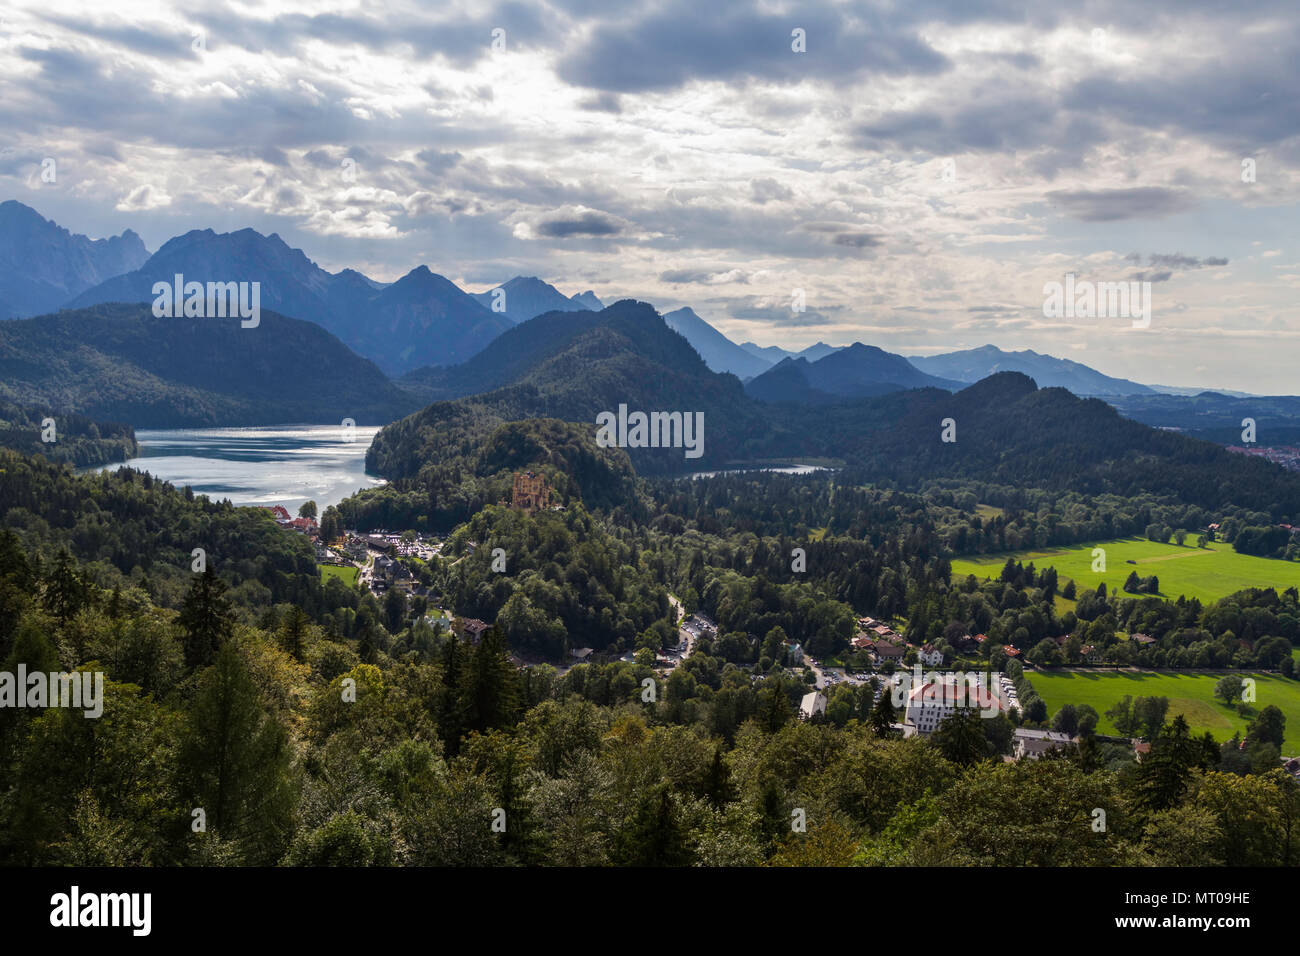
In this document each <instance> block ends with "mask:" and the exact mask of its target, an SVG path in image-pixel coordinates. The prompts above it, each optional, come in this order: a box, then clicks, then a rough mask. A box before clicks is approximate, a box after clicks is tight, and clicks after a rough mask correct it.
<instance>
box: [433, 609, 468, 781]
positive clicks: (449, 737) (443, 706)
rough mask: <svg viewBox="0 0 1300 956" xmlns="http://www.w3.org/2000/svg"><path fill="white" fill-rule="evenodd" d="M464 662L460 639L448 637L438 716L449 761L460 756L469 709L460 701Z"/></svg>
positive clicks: (444, 648)
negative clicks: (466, 713) (461, 741)
mask: <svg viewBox="0 0 1300 956" xmlns="http://www.w3.org/2000/svg"><path fill="white" fill-rule="evenodd" d="M463 658H464V652H463V649H462V646H461V643H460V638H458V637H457V636H456V635H455V634H448V635H447V639H446V643H445V644H444V645H443V649H442V695H441V699H440V700H439V702H438V714H437V716H438V734H439V736H440V737H441V738H442V749H443V753H444V754H446V755H447V757H448V758H451V757H455V756H456V755H457V754H458V753H460V738H461V736H462V734H463V733H464V731H465V709H464V706H463V704H462V703H461V698H460V693H461V685H462V683H463V682H464V670H465V668H464V662H463Z"/></svg>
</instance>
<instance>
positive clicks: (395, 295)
mask: <svg viewBox="0 0 1300 956" xmlns="http://www.w3.org/2000/svg"><path fill="white" fill-rule="evenodd" d="M176 275H181V276H184V277H185V280H186V281H198V282H209V281H217V282H229V281H241V282H245V281H246V282H258V283H260V286H261V289H260V293H261V302H262V306H263V308H268V309H271V310H273V311H276V312H279V313H281V314H283V315H291V316H294V317H295V318H300V319H306V320H308V321H311V322H315V323H316V324H317V325H319V326H321V327H322V328H324V329H327V330H328V331H330V332H332V333H333V334H334V335H335V336H337V337H338V338H339V339H340V340H341V341H342V342H343V343H344V344H345V345H347V346H348V347H349V348H351V349H352V350H353V351H355V352H357V354H359V355H362V356H364V357H366V358H369V359H372V360H373V361H374V362H375V363H376V364H377V365H379V367H380V368H382V369H383V370H384V371H385V372H386V373H388V374H400V373H402V372H405V371H408V370H409V369H412V368H416V367H418V366H421V365H431V364H437V365H452V364H456V363H458V362H463V361H464V360H465V359H467V358H469V357H470V356H471V355H473V354H474V353H475V352H477V351H478V350H479V349H481V348H482V347H483V346H484V345H486V344H487V343H488V342H490V341H492V339H494V338H496V337H497V336H498V335H500V334H501V333H502V332H504V331H505V330H506V329H508V328H510V327H511V325H512V324H513V323H511V322H510V321H509V320H508V319H506V318H505V317H504V316H502V315H498V314H497V313H494V312H492V311H490V310H488V309H486V308H484V307H483V306H482V305H480V304H479V303H478V302H477V301H475V300H474V299H473V298H471V297H470V296H469V295H468V294H466V293H465V292H463V291H462V290H461V289H460V288H459V287H458V286H457V285H456V284H455V283H453V282H451V281H450V280H449V279H446V278H443V277H442V276H440V275H437V274H436V273H434V272H432V271H430V270H429V268H428V266H418V267H416V268H414V269H412V270H411V271H410V272H408V273H407V274H406V275H404V276H402V278H400V279H398V280H397V281H396V282H393V283H391V284H385V283H380V282H375V281H373V280H371V279H369V278H367V277H366V276H364V275H362V274H361V273H359V272H356V271H355V270H351V269H345V270H343V271H342V272H339V273H336V274H335V273H329V272H326V271H325V270H324V269H322V268H320V266H318V265H316V263H314V262H312V261H311V260H310V259H308V258H307V256H306V255H305V254H304V253H303V252H302V250H301V249H293V248H290V247H289V245H288V244H286V243H285V241H284V240H283V239H281V238H280V237H279V236H278V235H276V234H274V233H273V234H272V235H270V236H263V235H262V234H261V233H258V232H256V231H254V230H252V229H241V230H239V231H238V232H228V233H216V232H213V231H212V230H211V229H196V230H194V231H192V232H187V233H186V234H185V235H183V236H178V237H176V238H175V239H171V240H169V241H168V242H166V243H164V244H163V246H162V248H161V249H159V250H158V251H157V252H155V253H154V254H153V255H152V256H150V257H149V259H148V260H147V261H146V262H145V263H144V264H143V265H141V266H140V267H139V268H138V269H135V270H133V271H131V272H128V273H126V274H124V275H119V276H116V277H114V278H112V279H109V280H107V281H105V282H102V283H100V284H98V285H96V286H94V287H93V288H90V289H87V290H86V291H84V292H82V293H81V294H80V295H78V296H76V297H75V298H73V299H72V300H71V302H69V303H68V307H69V308H74V309H76V308H84V307H86V306H90V305H99V304H102V303H107V302H152V301H153V298H154V295H153V286H154V283H155V282H164V283H168V284H170V283H171V282H172V280H173V277H174V276H176Z"/></svg>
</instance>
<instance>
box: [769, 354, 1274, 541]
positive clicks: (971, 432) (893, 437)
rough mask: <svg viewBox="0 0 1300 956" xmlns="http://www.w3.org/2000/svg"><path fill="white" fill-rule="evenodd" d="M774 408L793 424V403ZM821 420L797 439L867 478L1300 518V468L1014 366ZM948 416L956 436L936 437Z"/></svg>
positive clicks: (836, 410) (838, 409)
mask: <svg viewBox="0 0 1300 956" xmlns="http://www.w3.org/2000/svg"><path fill="white" fill-rule="evenodd" d="M782 414H785V415H786V416H787V427H794V425H795V424H796V421H795V420H794V417H795V416H797V415H798V412H797V410H790V409H785V410H783V411H782ZM820 416H821V424H820V426H819V429H818V433H817V435H816V436H815V440H809V441H806V443H805V447H814V448H818V447H820V448H825V449H828V450H829V449H833V450H834V452H835V453H836V454H838V455H840V456H841V457H843V458H845V459H846V460H848V461H849V462H851V463H852V464H853V465H854V466H855V470H860V471H861V473H862V475H863V476H864V477H866V478H868V479H869V480H877V481H878V480H880V479H888V480H892V481H896V482H898V483H899V484H900V485H901V486H903V487H915V486H916V484H917V483H919V482H923V481H926V480H929V479H934V478H944V477H951V478H969V479H974V480H977V481H987V482H994V483H999V484H1007V485H1019V486H1022V487H1027V488H1048V489H1061V490H1064V489H1070V490H1074V491H1078V492H1081V493H1084V494H1101V493H1111V494H1117V495H1136V494H1143V493H1146V494H1153V495H1171V496H1173V497H1175V498H1177V499H1178V500H1180V501H1183V502H1185V503H1187V504H1195V505H1199V506H1201V507H1204V508H1208V509H1211V510H1212V509H1215V508H1219V507H1222V506H1224V505H1226V504H1229V503H1232V504H1236V505H1240V506H1242V507H1246V508H1252V509H1255V510H1258V511H1264V512H1268V513H1269V514H1270V515H1272V516H1273V517H1274V518H1276V519H1278V520H1285V519H1286V518H1288V517H1289V518H1295V517H1296V516H1297V515H1300V475H1296V474H1295V473H1293V472H1288V471H1285V470H1284V469H1282V468H1281V467H1279V466H1277V465H1273V464H1270V463H1268V462H1265V461H1261V460H1259V459H1253V458H1248V457H1246V456H1244V455H1237V454H1233V453H1232V452H1229V451H1227V450H1225V449H1224V448H1221V447H1219V446H1218V445H1214V444H1211V443H1209V442H1205V441H1201V440H1198V439H1195V438H1189V437H1187V436H1185V435H1179V434H1177V433H1174V432H1169V431H1162V430H1160V429H1156V428H1151V427H1149V426H1147V425H1143V424H1140V423H1139V422H1135V421H1132V420H1131V419H1127V418H1124V417H1123V416H1122V415H1120V414H1119V413H1118V412H1117V411H1116V410H1115V409H1114V408H1112V407H1111V406H1110V405H1108V404H1107V403H1105V402H1103V401H1101V400H1100V399H1095V398H1092V399H1082V398H1078V397H1076V396H1075V395H1072V394H1071V393H1070V392H1068V391H1066V390H1065V389H1063V388H1045V389H1039V388H1037V387H1036V386H1035V385H1034V382H1033V381H1032V380H1031V379H1029V378H1028V377H1027V376H1025V375H1022V374H1020V373H1018V372H1003V373H1000V374H998V375H994V376H991V377H989V378H986V379H984V380H983V381H982V382H978V383H976V384H975V385H972V386H970V387H969V388H966V389H963V390H962V391H960V392H957V393H955V394H949V393H946V392H943V391H940V390H936V389H928V390H918V391H913V392H903V393H898V394H897V395H891V396H885V397H884V398H881V399H873V400H868V401H865V402H861V403H857V404H852V405H842V406H832V407H828V408H824V409H822V410H821V413H820ZM949 418H951V419H952V422H953V432H952V434H953V437H955V439H956V440H955V441H952V442H945V441H943V432H944V427H943V422H944V420H945V419H949ZM823 439H824V444H823ZM802 453H805V454H806V453H808V452H802Z"/></svg>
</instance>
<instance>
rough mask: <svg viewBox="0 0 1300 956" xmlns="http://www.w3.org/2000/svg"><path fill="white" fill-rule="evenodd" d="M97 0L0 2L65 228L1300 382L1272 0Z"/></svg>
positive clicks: (924, 350)
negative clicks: (1121, 286)
mask: <svg viewBox="0 0 1300 956" xmlns="http://www.w3.org/2000/svg"><path fill="white" fill-rule="evenodd" d="M89 6H90V5H87V4H85V3H84V0H78V2H75V3H65V2H62V0H40V2H31V0H17V2H16V3H15V2H12V0H11V2H10V3H8V4H7V5H6V6H5V7H4V8H0V128H3V129H4V130H5V133H6V135H5V137H4V138H3V141H0V199H17V200H19V201H21V202H25V203H27V204H28V205H30V206H32V207H33V208H35V209H36V210H37V211H38V212H40V213H41V214H42V215H44V216H46V217H47V218H49V219H53V220H54V221H56V222H58V223H59V224H60V225H62V226H65V227H67V228H69V229H71V230H72V231H73V232H80V233H85V234H87V235H90V236H91V237H94V238H99V237H102V236H106V235H115V234H118V233H120V232H121V231H122V230H124V229H126V228H131V229H134V230H135V231H136V232H137V233H139V234H140V235H141V237H142V238H143V239H144V241H145V243H146V245H147V246H148V247H149V249H150V250H151V251H153V250H156V249H157V248H158V247H159V246H160V245H162V244H163V243H164V242H166V241H167V239H169V238H171V237H172V236H175V235H179V234H181V233H184V232H187V231H189V230H191V229H200V228H212V229H216V230H217V231H231V230H235V229H240V228H244V227H252V228H254V229H257V230H259V231H261V232H263V233H268V234H269V233H272V232H274V233H278V234H279V235H280V236H281V237H282V238H284V239H285V241H286V242H288V243H289V244H290V245H291V246H295V247H298V248H301V249H302V250H303V251H304V252H305V253H306V254H307V255H308V256H309V257H310V258H312V259H313V260H315V261H316V262H317V263H318V264H320V265H321V266H322V267H324V268H326V269H328V270H330V271H338V270H340V269H343V268H355V269H359V270H361V271H362V272H365V273H366V274H368V275H370V276H372V277H373V278H376V279H381V280H385V281H390V280H393V279H396V278H399V277H400V276H402V275H403V274H405V273H406V272H408V271H410V270H411V269H412V268H414V267H416V266H418V265H421V264H424V265H427V266H428V267H429V268H430V269H432V270H433V271H435V272H438V273H441V274H443V275H445V276H447V277H448V278H450V279H452V280H453V281H455V282H457V283H458V284H460V285H461V286H462V287H463V288H466V289H467V290H469V291H481V290H483V289H487V288H491V287H492V286H494V285H496V284H498V283H499V282H502V281H504V280H505V279H507V278H509V277H511V276H514V275H520V274H522V275H537V276H540V277H542V278H544V279H546V280H547V281H549V282H551V283H553V284H554V285H556V286H557V287H559V288H560V289H561V291H563V292H565V293H567V294H572V293H576V292H581V291H583V290H586V289H592V290H594V291H595V292H596V294H597V295H598V296H600V297H601V298H602V299H603V300H604V301H606V302H607V303H608V302H612V301H615V300H617V299H621V298H628V297H631V298H637V299H642V300H645V301H648V302H651V303H653V304H654V305H655V306H656V307H657V308H659V309H660V311H668V310H670V309H674V308H678V307H681V306H690V307H692V308H693V309H695V311H696V312H697V313H699V315H700V316H701V317H703V318H704V319H706V320H707V321H709V322H710V323H711V324H713V325H714V326H715V327H716V328H718V329H719V330H720V331H722V332H723V333H724V334H726V335H727V336H729V337H730V338H732V339H733V340H735V341H737V342H740V341H754V342H757V343H759V344H760V345H781V346H784V347H787V348H800V347H803V346H806V345H810V344H812V343H814V342H817V341H824V342H828V343H831V344H837V345H842V344H848V343H851V342H853V341H862V342H866V343H868V344H871V345H877V346H880V347H881V348H884V349H887V350H889V351H894V352H899V353H901V354H904V355H908V356H915V355H930V354H936V353H940V352H948V351H954V350H957V349H963V348H971V347H976V346H980V345H984V344H989V343H991V344H993V345H997V346H999V347H1001V348H1004V349H1015V350H1019V349H1025V348H1030V349H1034V350H1036V351H1039V352H1046V353H1049V354H1052V355H1057V356H1060V357H1063V358H1069V359H1073V360H1075V361H1080V362H1084V363H1085V364H1088V365H1091V366H1093V367H1094V368H1097V369H1099V370H1101V371H1103V372H1106V373H1107V374H1111V375H1118V376H1122V377H1126V378H1131V379H1135V380H1138V381H1143V382H1148V383H1159V384H1165V385H1184V386H1203V387H1220V388H1235V389H1241V390H1244V391H1250V392H1256V393H1263V392H1267V393H1272V394H1297V393H1300V384H1298V383H1297V382H1296V381H1295V379H1296V375H1295V373H1294V371H1293V370H1294V369H1295V368H1296V366H1297V364H1298V363H1297V361H1296V359H1297V358H1300V309H1298V307H1297V304H1296V303H1297V293H1298V292H1300V243H1297V241H1296V235H1297V222H1298V221H1300V220H1298V217H1297V201H1298V200H1300V7H1297V5H1296V4H1295V3H1294V2H1293V0H1288V2H1259V3H1250V2H1236V3H1233V4H1222V3H1218V2H1208V0H1148V2H1143V3H1140V4H1134V3H1131V2H1127V0H1125V2H1111V0H1081V2H1073V3H1069V4H1060V5H1057V4H1053V3H1044V2H1027V3H1020V2H1013V0H907V2H901V0H900V2H866V3H823V4H817V3H798V4H785V3H780V2H764V3H754V4H739V3H737V4H709V3H699V2H687V0H647V2H633V3H618V2H606V0H601V2H597V0H553V2H546V3H540V2H539V3H532V2H529V3H523V2H505V3H493V2H474V3H462V4H458V3H456V2H451V3H441V2H440V3H439V4H437V5H436V9H432V10H431V9H427V7H429V6H431V5H429V4H427V3H411V4H406V3H383V4H379V3H369V2H361V3H329V2H318V3H282V2H266V3H221V2H202V3H193V4H187V3H175V4H160V3H132V2H127V0H122V2H115V3H113V4H105V5H102V6H98V5H96V6H95V7H94V8H93V9H88V7H89ZM50 158H52V159H54V161H55V164H56V165H55V168H56V170H57V177H56V179H55V181H54V182H47V181H44V180H43V178H42V175H41V172H42V161H43V160H45V159H50ZM46 178H48V177H46ZM1067 273H1073V274H1074V275H1075V277H1076V281H1078V282H1094V283H1101V282H1130V281H1137V282H1149V283H1151V285H1150V290H1151V316H1150V323H1149V325H1147V326H1146V327H1144V328H1135V327H1134V323H1133V322H1132V321H1130V320H1129V319H1128V318H1125V317H1116V316H1103V317H1086V318H1078V317H1069V318H1065V317H1049V316H1047V315H1045V309H1044V302H1045V299H1046V294H1045V291H1044V290H1045V286H1046V285H1047V284H1048V283H1052V282H1063V281H1064V277H1065V275H1066V274H1067ZM797 296H801V297H802V299H803V302H804V308H803V309H802V310H801V311H796V310H795V309H794V308H792V305H793V304H794V303H795V301H796V297H797Z"/></svg>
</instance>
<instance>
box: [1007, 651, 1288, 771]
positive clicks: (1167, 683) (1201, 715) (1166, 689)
mask: <svg viewBox="0 0 1300 956" xmlns="http://www.w3.org/2000/svg"><path fill="white" fill-rule="evenodd" d="M1227 673H1239V674H1240V676H1241V677H1253V678H1254V679H1255V681H1256V687H1255V702H1254V704H1252V705H1251V706H1252V707H1254V708H1255V710H1256V711H1258V710H1259V709H1260V708H1262V707H1266V706H1268V705H1269V704H1274V705H1276V706H1277V707H1279V708H1281V710H1282V713H1284V714H1285V715H1286V744H1287V746H1286V747H1284V748H1283V753H1284V754H1287V755H1291V754H1295V753H1297V752H1300V681H1293V680H1287V679H1286V678H1284V677H1276V676H1273V675H1270V674H1251V673H1246V672H1236V671H1233V672H1229V671H1224V672H1223V673H1214V674H1187V673H1178V672H1174V671H1132V672H1130V671H1119V672H1114V673H1100V672H1087V671H1026V672H1025V676H1026V677H1028V678H1029V682H1030V683H1031V684H1033V685H1034V689H1035V690H1036V691H1038V695H1039V696H1040V697H1042V698H1043V702H1044V703H1046V704H1047V709H1048V713H1049V714H1050V715H1052V716H1055V714H1056V711H1057V710H1058V709H1059V708H1060V707H1061V706H1062V705H1063V704H1075V705H1078V704H1089V705H1091V706H1092V708H1093V709H1094V710H1096V711H1097V713H1098V714H1099V715H1100V716H1101V721H1100V722H1099V723H1098V725H1097V730H1098V731H1099V732H1100V733H1103V734H1113V733H1115V725H1114V724H1112V723H1111V722H1110V721H1109V720H1108V719H1107V718H1106V711H1108V710H1110V708H1111V707H1113V706H1114V705H1115V704H1116V703H1117V702H1118V701H1119V699H1120V698H1121V697H1123V696H1124V695H1125V694H1129V695H1132V696H1133V697H1168V698H1169V719H1173V717H1174V715H1175V714H1182V715H1183V716H1184V717H1185V718H1186V720H1187V723H1188V724H1189V725H1191V728H1192V730H1193V731H1194V732H1195V733H1198V734H1200V733H1203V732H1205V731H1207V730H1208V731H1209V732H1210V733H1211V734H1213V735H1214V737H1215V739H1216V740H1218V741H1219V742H1220V743H1222V742H1223V741H1225V740H1228V739H1229V738H1230V737H1232V735H1233V733H1235V732H1236V731H1241V732H1242V733H1243V734H1244V733H1245V731H1246V724H1247V723H1248V722H1249V721H1248V719H1247V718H1244V717H1241V716H1239V715H1238V714H1237V713H1236V711H1235V710H1233V709H1232V708H1230V707H1228V706H1227V705H1226V704H1224V703H1223V702H1222V701H1219V700H1216V699H1215V697H1214V685H1215V684H1217V683H1218V682H1219V678H1221V677H1223V676H1224V674H1227Z"/></svg>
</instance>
